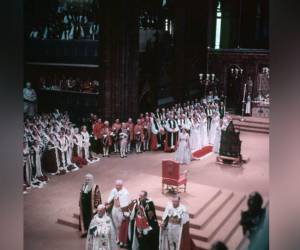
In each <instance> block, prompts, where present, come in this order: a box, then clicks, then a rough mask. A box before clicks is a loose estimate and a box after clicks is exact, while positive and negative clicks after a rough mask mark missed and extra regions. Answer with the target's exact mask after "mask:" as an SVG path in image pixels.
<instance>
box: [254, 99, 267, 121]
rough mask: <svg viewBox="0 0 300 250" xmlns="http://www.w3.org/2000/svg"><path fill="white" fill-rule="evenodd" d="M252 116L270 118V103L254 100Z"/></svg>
mask: <svg viewBox="0 0 300 250" xmlns="http://www.w3.org/2000/svg"><path fill="white" fill-rule="evenodd" d="M252 116H253V117H261V118H269V117H270V103H269V102H260V101H253V102H252Z"/></svg>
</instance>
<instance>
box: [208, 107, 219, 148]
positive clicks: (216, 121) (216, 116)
mask: <svg viewBox="0 0 300 250" xmlns="http://www.w3.org/2000/svg"><path fill="white" fill-rule="evenodd" d="M219 123H220V116H219V114H218V113H217V112H214V113H213V115H212V120H211V125H210V130H209V144H210V145H214V143H215V137H216V133H217V127H218V126H219Z"/></svg>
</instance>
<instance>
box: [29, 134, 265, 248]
mask: <svg viewBox="0 0 300 250" xmlns="http://www.w3.org/2000/svg"><path fill="white" fill-rule="evenodd" d="M241 140H242V154H243V156H244V158H247V157H249V158H250V161H249V162H248V163H247V164H245V165H244V166H243V167H242V168H232V167H230V166H221V165H218V164H216V163H215V160H216V155H214V154H212V155H210V156H208V157H206V158H204V159H202V160H198V161H193V162H192V163H191V164H190V165H189V166H187V167H184V169H185V168H187V169H189V177H188V178H189V182H190V183H195V184H202V185H208V186H212V187H217V188H220V189H226V190H232V191H234V192H239V193H243V194H249V193H250V192H252V191H254V190H255V191H259V192H260V193H261V194H262V195H263V196H264V197H269V135H267V134H256V133H248V132H241ZM170 158H171V159H172V158H174V153H172V154H170V153H163V152H147V153H143V154H138V155H137V154H131V155H129V156H128V158H126V159H121V158H120V157H118V156H112V157H110V158H102V159H101V160H100V161H99V162H96V163H94V164H91V165H89V166H86V167H85V168H83V169H81V170H79V171H77V172H73V173H68V174H67V175H64V176H50V180H49V182H48V184H47V185H46V186H45V187H44V188H42V189H31V190H29V192H28V194H25V195H24V249H26V250H39V249H43V250H69V249H72V250H83V249H84V244H85V241H84V240H83V239H81V238H79V234H78V232H77V231H76V230H74V229H73V228H70V227H67V226H63V225H60V224H57V222H56V221H57V219H58V218H64V219H66V220H72V219H73V220H74V218H72V216H73V214H74V213H78V194H79V189H80V187H81V185H82V183H83V180H84V175H85V174H87V173H91V174H93V175H94V177H95V181H96V183H97V184H99V185H100V188H101V190H102V198H103V199H104V200H106V199H107V195H108V192H109V191H110V190H111V189H112V188H113V186H114V180H115V179H120V178H121V179H123V180H124V182H125V183H124V185H125V187H126V186H128V187H130V188H129V192H131V193H132V194H136V193H138V191H139V190H141V189H144V187H145V186H149V185H150V182H153V180H156V181H155V183H154V182H153V184H152V185H154V186H157V187H160V186H161V183H160V182H158V181H157V180H158V178H147V176H155V177H160V176H161V161H162V159H170ZM156 182H157V183H156ZM132 183H134V185H132ZM144 183H147V185H144ZM192 186H193V185H191V187H190V188H192ZM157 190H158V189H157ZM192 191H193V193H194V192H195V190H192ZM187 192H189V189H188V190H187ZM157 195H158V194H153V196H154V197H155V196H157ZM149 196H151V193H150V194H149ZM133 198H134V197H133ZM191 206H197V204H193V205H191Z"/></svg>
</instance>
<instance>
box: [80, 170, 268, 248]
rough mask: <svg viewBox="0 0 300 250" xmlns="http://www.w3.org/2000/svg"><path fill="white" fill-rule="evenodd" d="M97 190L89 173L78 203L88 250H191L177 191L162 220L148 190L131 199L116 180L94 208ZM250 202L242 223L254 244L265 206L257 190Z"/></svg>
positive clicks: (215, 245) (217, 244)
mask: <svg viewBox="0 0 300 250" xmlns="http://www.w3.org/2000/svg"><path fill="white" fill-rule="evenodd" d="M95 190H99V186H98V185H96V184H95V182H94V177H93V175H91V174H87V175H86V176H85V182H84V184H83V185H82V188H81V190H80V202H79V203H80V221H81V222H80V231H81V236H82V237H87V238H86V247H85V250H94V249H105V250H117V249H119V248H122V249H123V248H124V249H130V250H179V249H192V244H193V242H192V238H191V236H190V233H189V223H188V222H189V213H188V209H187V207H186V206H185V205H183V204H182V202H181V199H180V196H179V195H178V194H176V195H174V196H173V197H172V199H171V202H168V204H166V206H165V210H164V212H163V215H162V218H161V223H159V222H158V218H157V215H156V209H155V204H154V201H153V200H151V199H150V198H149V197H148V196H149V195H148V192H147V191H146V190H142V191H140V194H139V197H138V198H137V199H132V197H130V192H129V191H128V190H127V189H126V188H125V187H124V186H123V181H122V180H117V181H116V182H115V188H113V189H112V190H111V192H110V194H109V196H108V199H107V200H106V201H104V200H103V202H102V200H101V193H100V191H99V192H98V195H97V196H98V198H97V199H96V200H97V202H96V203H93V204H92V207H91V205H90V204H91V202H90V201H91V200H93V194H95V193H96V191H95ZM88 197H89V198H88ZM98 201H100V202H98ZM247 204H248V209H247V210H246V211H241V220H240V225H241V226H242V230H243V233H244V235H245V237H248V238H249V240H250V245H251V242H252V241H253V239H255V237H257V235H258V233H260V230H261V227H262V224H263V223H265V219H266V208H264V207H263V199H262V196H261V195H260V194H259V193H258V192H252V193H251V194H250V195H249V197H248V202H247ZM227 249H228V248H227V246H226V244H225V243H223V242H221V241H216V242H214V243H213V245H212V246H211V250H227Z"/></svg>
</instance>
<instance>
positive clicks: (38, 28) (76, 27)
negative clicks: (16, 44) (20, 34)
mask: <svg viewBox="0 0 300 250" xmlns="http://www.w3.org/2000/svg"><path fill="white" fill-rule="evenodd" d="M91 10H93V8H91V9H90V10H85V9H82V8H81V7H77V6H75V5H72V4H65V5H61V6H58V7H57V10H56V12H55V13H53V14H50V15H49V18H48V20H47V22H46V23H44V24H41V22H40V21H39V22H38V23H39V25H35V26H33V27H32V29H31V31H30V33H29V35H28V36H29V38H30V39H39V40H45V39H61V40H78V39H91V40H98V39H99V30H100V28H99V24H98V23H97V22H96V17H95V13H93V12H91Z"/></svg>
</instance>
